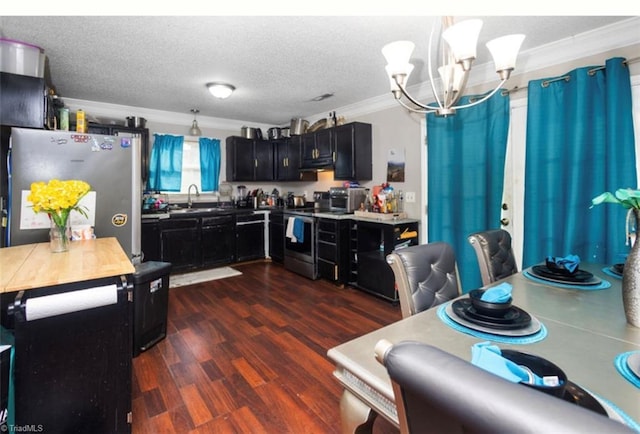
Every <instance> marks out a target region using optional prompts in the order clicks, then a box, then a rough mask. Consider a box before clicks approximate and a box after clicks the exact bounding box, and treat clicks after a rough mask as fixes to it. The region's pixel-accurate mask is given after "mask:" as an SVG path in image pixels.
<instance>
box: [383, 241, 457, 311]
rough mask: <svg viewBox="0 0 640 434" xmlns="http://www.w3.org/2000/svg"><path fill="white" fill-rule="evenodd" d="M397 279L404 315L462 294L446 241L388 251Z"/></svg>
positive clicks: (452, 255)
mask: <svg viewBox="0 0 640 434" xmlns="http://www.w3.org/2000/svg"><path fill="white" fill-rule="evenodd" d="M387 263H388V264H389V265H390V266H391V269H392V270H393V274H394V276H395V280H396V288H397V290H398V298H399V299H400V310H401V311H402V317H403V318H406V317H408V316H411V315H414V314H416V313H418V312H422V311H423V310H427V309H429V308H431V307H433V306H437V305H439V304H441V303H444V302H445V301H448V300H451V299H453V298H456V297H457V296H459V295H460V276H459V275H458V266H457V264H456V256H455V254H454V253H453V249H452V248H451V246H450V245H449V244H447V243H443V242H437V243H428V244H420V245H417V246H411V247H406V248H404V249H400V250H395V251H393V252H392V253H390V254H389V255H387Z"/></svg>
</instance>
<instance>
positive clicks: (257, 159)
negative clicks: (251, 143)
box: [253, 158, 258, 167]
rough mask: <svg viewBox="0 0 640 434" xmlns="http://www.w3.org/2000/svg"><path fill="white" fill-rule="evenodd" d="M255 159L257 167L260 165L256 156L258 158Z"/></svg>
mask: <svg viewBox="0 0 640 434" xmlns="http://www.w3.org/2000/svg"><path fill="white" fill-rule="evenodd" d="M253 161H254V163H255V165H256V167H258V159H257V158H256V159H255V160H253Z"/></svg>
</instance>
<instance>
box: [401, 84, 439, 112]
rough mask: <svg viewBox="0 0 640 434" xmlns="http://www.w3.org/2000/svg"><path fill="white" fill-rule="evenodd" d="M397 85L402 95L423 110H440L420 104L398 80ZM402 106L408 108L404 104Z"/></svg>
mask: <svg viewBox="0 0 640 434" xmlns="http://www.w3.org/2000/svg"><path fill="white" fill-rule="evenodd" d="M396 84H397V85H398V88H399V89H400V91H401V92H402V94H403V95H404V96H405V97H406V98H407V99H408V100H409V101H411V102H412V103H413V104H415V105H416V106H417V107H420V108H421V109H424V110H430V111H436V110H438V109H439V108H440V107H433V106H430V105H428V104H422V103H420V102H418V101H417V100H416V99H415V98H414V97H412V96H411V95H409V92H407V90H406V89H405V87H404V86H403V85H402V84H401V83H398V80H396ZM398 101H400V100H399V99H398ZM402 105H404V106H405V107H406V105H405V104H402Z"/></svg>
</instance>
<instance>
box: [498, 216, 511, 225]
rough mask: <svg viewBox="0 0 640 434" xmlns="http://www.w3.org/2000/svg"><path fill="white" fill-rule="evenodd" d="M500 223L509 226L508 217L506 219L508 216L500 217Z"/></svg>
mask: <svg viewBox="0 0 640 434" xmlns="http://www.w3.org/2000/svg"><path fill="white" fill-rule="evenodd" d="M500 224H501V225H502V226H509V219H508V218H506V217H504V218H501V219H500Z"/></svg>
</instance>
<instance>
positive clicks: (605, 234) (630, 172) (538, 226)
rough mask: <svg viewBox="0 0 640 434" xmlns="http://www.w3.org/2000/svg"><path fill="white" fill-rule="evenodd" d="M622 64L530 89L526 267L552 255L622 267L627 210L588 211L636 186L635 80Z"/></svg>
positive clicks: (611, 63) (613, 62)
mask: <svg viewBox="0 0 640 434" xmlns="http://www.w3.org/2000/svg"><path fill="white" fill-rule="evenodd" d="M623 61H624V59H621V58H612V59H609V60H607V62H606V65H605V67H585V68H579V69H575V70H573V71H571V72H569V73H568V74H566V75H565V76H562V77H555V78H549V79H541V80H534V81H531V82H529V85H528V108H527V149H526V163H525V205H524V216H525V217H524V246H523V248H524V255H523V267H528V266H531V265H534V264H536V263H539V262H541V261H543V260H544V258H545V257H546V256H548V255H552V256H566V255H568V254H576V255H578V256H579V257H580V259H581V260H582V261H590V262H598V263H604V264H612V263H617V262H623V260H624V256H625V254H626V253H627V252H628V247H626V246H625V245H624V244H625V231H624V224H625V216H626V213H625V210H624V209H623V208H622V207H621V206H617V205H598V206H596V207H594V208H592V209H589V207H590V205H591V199H592V198H593V197H595V196H597V195H598V194H600V193H602V192H604V191H611V192H613V191H615V190H617V189H618V188H624V187H631V188H635V187H636V169H635V145H634V137H633V120H632V105H631V82H630V79H629V70H628V68H627V67H626V66H625V64H624V63H623Z"/></svg>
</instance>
